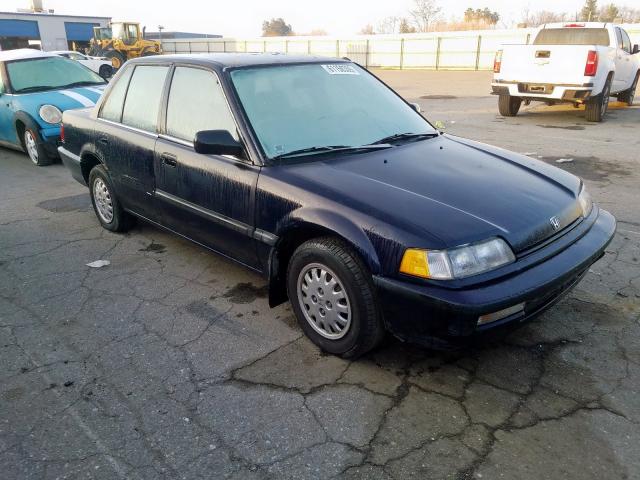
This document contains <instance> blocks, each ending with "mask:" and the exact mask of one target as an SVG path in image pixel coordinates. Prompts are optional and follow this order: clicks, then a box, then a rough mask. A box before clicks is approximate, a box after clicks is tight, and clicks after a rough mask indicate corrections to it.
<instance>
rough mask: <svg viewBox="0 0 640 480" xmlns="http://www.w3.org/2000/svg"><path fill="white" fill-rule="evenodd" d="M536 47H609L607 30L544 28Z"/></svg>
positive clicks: (537, 38)
mask: <svg viewBox="0 0 640 480" xmlns="http://www.w3.org/2000/svg"><path fill="white" fill-rule="evenodd" d="M533 44H534V45H601V46H603V47H608V46H609V32H608V31H607V29H606V28H544V29H542V30H540V32H539V33H538V36H537V37H536V39H535V40H534V41H533Z"/></svg>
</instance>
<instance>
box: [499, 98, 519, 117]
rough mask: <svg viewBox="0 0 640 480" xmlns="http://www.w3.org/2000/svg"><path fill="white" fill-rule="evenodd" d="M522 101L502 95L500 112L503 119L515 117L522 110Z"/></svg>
mask: <svg viewBox="0 0 640 480" xmlns="http://www.w3.org/2000/svg"><path fill="white" fill-rule="evenodd" d="M521 103H522V100H521V99H519V98H518V97H512V96H511V95H500V96H499V97H498V111H499V112H500V115H502V116H503V117H515V116H516V115H517V114H518V110H520V104H521Z"/></svg>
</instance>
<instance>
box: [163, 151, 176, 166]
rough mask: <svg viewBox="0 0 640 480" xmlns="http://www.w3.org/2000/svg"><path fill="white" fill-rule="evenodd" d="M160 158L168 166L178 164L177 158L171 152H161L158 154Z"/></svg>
mask: <svg viewBox="0 0 640 480" xmlns="http://www.w3.org/2000/svg"><path fill="white" fill-rule="evenodd" d="M160 158H161V159H162V163H164V164H165V165H167V166H168V167H175V166H176V165H178V158H177V157H176V156H175V155H173V154H171V153H163V154H162V155H160Z"/></svg>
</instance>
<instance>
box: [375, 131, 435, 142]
mask: <svg viewBox="0 0 640 480" xmlns="http://www.w3.org/2000/svg"><path fill="white" fill-rule="evenodd" d="M438 136H440V134H439V133H438V132H430V133H410V132H407V133H396V134H393V135H389V136H388V137H384V138H381V139H380V140H376V141H375V142H373V143H371V145H379V144H381V143H389V142H394V141H396V140H405V139H411V140H424V139H426V138H435V137H438Z"/></svg>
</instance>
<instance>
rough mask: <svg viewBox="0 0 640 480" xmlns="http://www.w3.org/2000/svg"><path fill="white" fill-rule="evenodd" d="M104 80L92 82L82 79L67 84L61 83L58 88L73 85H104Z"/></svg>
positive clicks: (71, 86)
mask: <svg viewBox="0 0 640 480" xmlns="http://www.w3.org/2000/svg"><path fill="white" fill-rule="evenodd" d="M105 83H106V82H92V81H90V80H84V81H82V82H73V83H70V84H68V85H63V86H61V87H59V88H73V87H83V86H85V85H104V84H105Z"/></svg>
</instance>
